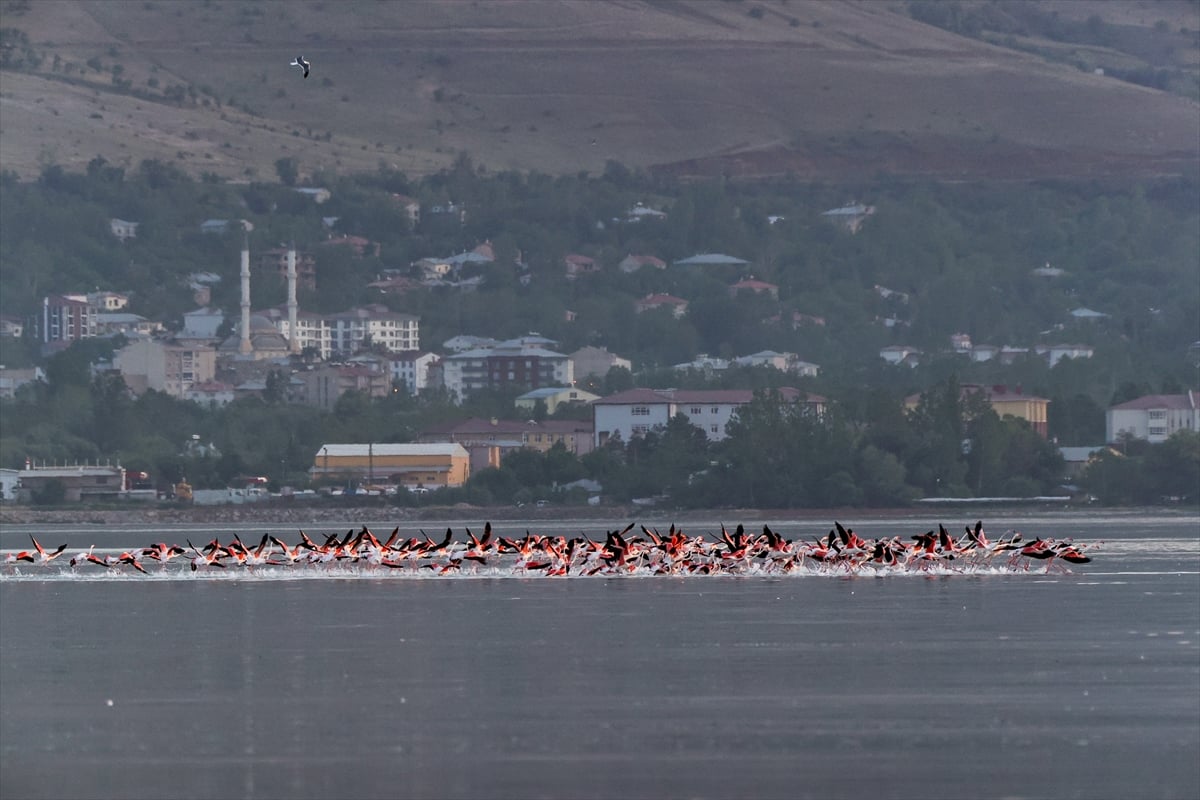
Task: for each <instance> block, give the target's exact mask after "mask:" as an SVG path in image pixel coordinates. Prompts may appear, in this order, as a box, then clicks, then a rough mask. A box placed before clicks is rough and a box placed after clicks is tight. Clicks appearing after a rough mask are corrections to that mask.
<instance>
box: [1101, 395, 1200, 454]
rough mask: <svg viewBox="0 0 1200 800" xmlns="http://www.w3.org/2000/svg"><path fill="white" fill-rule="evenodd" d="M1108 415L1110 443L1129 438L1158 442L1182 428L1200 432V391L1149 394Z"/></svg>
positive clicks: (1106, 427) (1106, 431)
mask: <svg viewBox="0 0 1200 800" xmlns="http://www.w3.org/2000/svg"><path fill="white" fill-rule="evenodd" d="M1104 417H1105V427H1104V432H1105V438H1106V439H1107V440H1108V441H1109V442H1110V443H1115V442H1118V441H1120V440H1121V439H1122V438H1125V437H1129V438H1132V439H1142V440H1144V441H1147V442H1151V443H1154V444H1157V443H1159V442H1165V441H1166V440H1167V439H1169V438H1171V436H1172V435H1174V434H1175V433H1178V432H1179V431H1184V430H1187V431H1195V432H1197V433H1200V392H1196V391H1191V390H1189V391H1188V392H1186V393H1185V394H1149V395H1145V396H1143V397H1139V398H1137V399H1135V400H1130V401H1128V402H1125V403H1120V404H1118V405H1115V406H1112V407H1111V408H1109V409H1108V411H1107V412H1106V413H1105V415H1104Z"/></svg>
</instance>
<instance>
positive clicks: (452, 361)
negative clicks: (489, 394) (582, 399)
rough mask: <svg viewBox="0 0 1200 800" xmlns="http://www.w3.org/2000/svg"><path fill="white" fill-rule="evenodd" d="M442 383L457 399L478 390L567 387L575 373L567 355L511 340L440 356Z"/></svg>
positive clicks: (572, 381) (573, 378)
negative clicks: (492, 345) (493, 345)
mask: <svg viewBox="0 0 1200 800" xmlns="http://www.w3.org/2000/svg"><path fill="white" fill-rule="evenodd" d="M442 381H443V382H444V384H445V387H446V389H447V390H449V391H450V392H451V393H452V394H453V395H454V396H455V397H457V398H459V399H460V400H461V399H463V398H466V397H469V396H470V395H471V393H472V392H476V391H479V390H480V389H512V388H523V389H527V390H528V389H540V388H542V387H543V386H569V385H571V384H572V383H574V382H575V372H574V368H573V365H572V363H571V358H570V356H567V355H564V354H562V353H556V352H554V351H553V350H547V349H545V348H544V347H540V346H538V345H533V344H522V343H521V342H520V340H516V339H513V340H509V341H506V342H501V343H500V344H498V345H496V346H495V347H486V348H478V349H475V350H467V351H466V352H462V353H454V354H452V355H448V356H446V357H444V358H443V359H442Z"/></svg>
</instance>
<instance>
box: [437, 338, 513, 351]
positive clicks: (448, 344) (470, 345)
mask: <svg viewBox="0 0 1200 800" xmlns="http://www.w3.org/2000/svg"><path fill="white" fill-rule="evenodd" d="M498 344H500V342H499V340H497V339H492V338H491V337H488V336H470V335H468V334H465V333H463V334H459V335H458V336H452V337H450V338H449V339H447V340H446V341H444V342H442V349H443V350H449V351H450V352H452V353H464V352H466V351H467V350H476V349H479V348H481V347H495V346H496V345H498Z"/></svg>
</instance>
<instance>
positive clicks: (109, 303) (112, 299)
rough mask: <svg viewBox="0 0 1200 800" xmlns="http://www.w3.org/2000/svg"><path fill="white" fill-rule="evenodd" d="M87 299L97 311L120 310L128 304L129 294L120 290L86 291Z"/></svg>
mask: <svg viewBox="0 0 1200 800" xmlns="http://www.w3.org/2000/svg"><path fill="white" fill-rule="evenodd" d="M87 301H88V302H89V303H91V304H92V305H94V306H95V307H96V310H97V311H120V310H121V309H123V308H126V307H127V306H128V305H129V295H127V294H121V293H120V292H88V295H87Z"/></svg>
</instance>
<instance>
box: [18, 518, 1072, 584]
mask: <svg viewBox="0 0 1200 800" xmlns="http://www.w3.org/2000/svg"><path fill="white" fill-rule="evenodd" d="M634 525H635V523H630V524H629V525H628V526H626V527H625V528H624V529H623V530H614V531H609V532H607V533H606V534H605V536H604V539H603V540H597V539H592V538H591V537H589V536H587V535H586V534H581V535H579V536H576V537H572V538H567V537H564V536H546V535H539V534H534V533H530V532H528V531H526V532H525V535H524V536H519V537H506V536H500V535H495V534H494V532H493V530H492V525H491V523H490V522H489V523H486V524H485V525H484V526H483V533H482V535H480V536H476V535H475V534H474V533H472V531H471V529H470V528H467V529H466V539H465V540H456V539H455V536H454V532H453V530H452V529H450V528H447V529H446V534H445V537H444V538H442V539H441V540H440V541H438V540H435V539H433V538H432V537H430V536H428V535H427V534H425V532H424V531H421V536H420V537H409V538H404V537H402V536H401V535H400V528H399V527H397V528H396V529H395V530H393V531H392V533H391V535H390V536H388V537H387V539H386V540H383V541H381V540H380V539H379V538H378V537H376V536H375V534H374V533H372V532H371V530H370V529H369V528H367V526H365V525H364V526H363V527H362V530H360V531H358V532H355V530H354V529H351V530H349V531H348V532H347V533H346V534H345V535H344V536H340V535H338V534H330V535H329V536H328V537H327V538H326V539H325V541H324V542H320V543H318V542H315V541H313V540H312V539H311V538H309V536H308V535H307V534H306V533H304V531H300V541H299V542H297V543H296V544H294V545H288V544H287V543H285V542H283V541H282V540H280V539H278V538H276V537H275V536H273V535H271V534H263V537H262V540H261V541H260V542H259V543H258V544H257V545H255V546H250V545H246V544H245V543H243V542H242V540H241V539H240V538H239V537H238V536H237V535H236V534H235V535H234V537H233V539H232V541H230V542H228V543H225V544H222V543H221V542H220V541H219V540H218V539H213V540H212V541H210V542H209V543H208V544H205V545H204V546H202V547H197V546H195V545H194V544H192V542H191V541H190V540H188V541H187V547H183V546H180V545H177V544H167V543H165V542H159V543H156V544H153V545H151V546H149V547H146V548H143V549H141V550H131V551H125V552H122V553H119V554H118V553H110V554H106V555H99V554H97V553H95V552H94V551H95V546H94V545H93V546H92V547H90V548H88V549H87V550H86V551H80V552H78V553H75V554H74V555H71V556H70V557H69V561H68V563H69V566H70V568H71V569H72V570H75V569H80V570H94V569H102V570H116V571H130V570H134V571H137V572H141V573H143V574H150V573H151V571H157V570H161V569H165V568H166V567H167V565H168V564H169V563H170V562H172V561H176V560H178V561H177V563H187V564H189V565H190V567H191V570H192V572H197V571H200V570H228V569H231V568H232V569H245V570H252V571H258V570H268V569H270V570H278V569H297V568H322V567H324V568H331V567H334V566H336V565H356V566H357V567H359V568H365V569H367V570H371V571H380V572H382V571H383V570H401V571H407V572H409V573H414V574H421V575H448V574H451V573H466V574H486V575H491V576H496V575H505V574H507V575H515V576H526V575H529V576H536V575H545V576H560V577H561V576H572V575H574V576H588V575H601V576H615V575H778V574H788V573H797V572H799V573H803V572H808V573H815V574H822V573H825V574H844V575H853V574H872V573H886V572H902V571H924V572H932V571H937V572H938V573H953V572H978V571H980V570H981V569H984V568H989V567H990V568H999V569H1003V570H1005V571H1028V570H1029V569H1030V568H1031V565H1033V564H1041V565H1044V566H1045V572H1050V571H1052V570H1057V571H1060V572H1067V571H1069V567H1068V566H1067V565H1068V564H1086V563H1088V562H1089V561H1091V558H1090V557H1089V556H1088V555H1086V550H1087V549H1088V548H1089V545H1087V544H1077V543H1075V542H1073V541H1071V540H1069V539H1066V540H1054V539H1044V538H1040V537H1039V538H1036V539H1032V540H1024V541H1023V537H1022V534H1020V533H1019V532H1016V531H1006V532H1005V533H1004V534H1003V535H1001V536H999V537H998V538H997V539H996V540H995V541H993V540H991V539H989V538H988V536H987V534H986V533H985V532H984V529H983V522H982V521H980V522H976V523H975V525H974V526H970V525H967V526H965V527H966V530H965V533H963V534H960V535H957V536H955V535H953V534H951V533H950V532H949V531H947V530H946V528H945V527H944V526H943V525H940V524H939V525H938V529H937V530H936V531H934V530H930V531H928V532H926V533H922V534H918V535H914V536H911V537H909V538H908V539H907V540H906V539H904V538H903V537H901V536H892V537H889V538H879V539H864V538H862V537H861V536H859V535H858V534H857V533H855V532H854V530H852V529H849V528H846V527H843V526H842V525H841V524H840V523H836V522H835V523H834V526H835V527H834V528H833V529H832V530H830V531H829V534H828V535H827V536H821V537H814V538H813V539H811V540H803V539H796V540H793V539H787V538H784V537H783V536H781V535H780V534H778V533H776V532H775V531H773V530H771V528H770V527H769V526H767V525H763V528H762V532H761V533H758V534H750V533H748V532H747V531H746V530H745V528H744V527H743V526H742V525H738V526H737V527H736V528H735V529H734V530H733V531H732V532H731V531H729V530H727V529H726V528H725V526H724V525H722V526H721V532H720V535H719V536H715V537H712V538H707V537H705V536H704V535H702V534H701V535H696V536H690V535H688V534H685V533H684V532H683V529H682V528H679V527H676V526H675V525H671V527H670V528H669V529H668V530H667V531H666V533H660V532H659V531H658V530H656V529H654V528H648V527H646V526H645V525H641V526H640V533H635V532H633V529H634ZM30 539H32V540H33V549H32V550H23V551H21V552H19V553H10V554H9V555H8V556H7V558H6V563H7V564H8V565H9V569H10V570H11V569H13V568H15V567H16V566H19V565H20V564H21V563H23V562H28V563H32V564H35V565H48V564H52V563H54V562H55V561H56V560H57V559H59V558H60V557H62V556H64V555H65V554H66V550H67V545H65V544H64V545H61V546H60V547H58V548H57V549H56V550H47V549H45V548H44V547H42V545H41V544H39V543H38V541H37V539H36V538H34V537H33V536H32V535H30ZM58 566H61V562H59V564H58Z"/></svg>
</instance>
